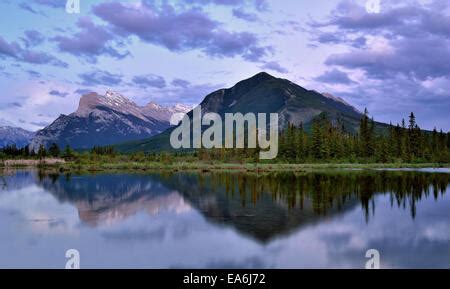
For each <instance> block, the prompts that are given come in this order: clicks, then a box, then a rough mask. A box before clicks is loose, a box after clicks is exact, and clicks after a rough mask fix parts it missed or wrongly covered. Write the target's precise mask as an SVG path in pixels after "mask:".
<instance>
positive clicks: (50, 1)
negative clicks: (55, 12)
mask: <svg viewBox="0 0 450 289" xmlns="http://www.w3.org/2000/svg"><path fill="white" fill-rule="evenodd" d="M32 2H34V3H36V4H39V5H43V6H48V7H51V8H64V7H66V3H67V0H32Z"/></svg>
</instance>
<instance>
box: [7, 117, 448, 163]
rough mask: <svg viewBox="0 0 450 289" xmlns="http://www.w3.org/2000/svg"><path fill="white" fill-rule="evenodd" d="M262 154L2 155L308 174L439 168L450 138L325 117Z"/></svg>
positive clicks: (414, 128) (53, 150)
mask: <svg viewBox="0 0 450 289" xmlns="http://www.w3.org/2000/svg"><path fill="white" fill-rule="evenodd" d="M258 155H259V154H258V150H257V149H246V148H244V149H199V150H190V151H182V152H177V151H172V152H160V153H144V152H136V153H131V154H121V153H118V152H117V151H115V149H114V147H112V146H108V147H94V148H92V149H91V150H90V151H84V152H77V151H74V150H72V149H71V148H70V147H65V148H64V150H61V149H60V148H59V147H58V145H56V144H52V145H51V146H50V147H49V148H48V149H46V148H45V147H43V146H41V147H40V148H39V150H38V151H37V152H36V153H35V152H30V151H29V150H28V148H21V149H18V148H16V147H15V146H9V147H6V148H4V149H2V150H1V151H0V160H2V163H4V161H5V160H7V159H13V160H14V159H33V160H43V159H45V158H48V157H53V158H62V159H64V160H65V163H64V164H61V163H56V164H55V166H56V165H57V166H60V167H61V169H79V170H82V169H83V170H107V169H142V170H146V169H171V170H262V171H264V170H267V171H271V170H275V171H276V170H293V171H296V170H308V169H323V168H380V167H439V166H441V167H442V166H447V165H446V164H448V163H449V162H450V157H449V156H450V133H447V134H445V133H443V132H442V131H440V132H437V131H436V129H435V130H433V132H426V131H422V130H421V129H420V128H419V126H418V125H417V123H416V120H415V116H414V114H413V113H411V115H410V117H409V124H408V126H407V125H406V122H405V121H403V122H402V124H401V125H397V126H393V125H390V126H389V127H388V129H387V130H386V131H377V130H376V129H375V122H374V120H373V119H369V117H368V112H367V110H366V111H365V113H364V117H363V118H362V119H361V121H360V128H359V132H358V133H356V134H355V133H350V132H347V131H346V128H345V125H344V124H343V123H341V122H340V121H339V119H338V120H337V121H331V120H329V119H328V118H327V117H326V115H325V114H321V115H320V116H319V117H317V118H316V119H315V120H314V121H313V124H312V127H311V131H310V132H308V131H307V130H305V129H304V128H303V126H299V127H295V126H293V125H291V124H288V127H287V129H285V130H283V131H282V132H281V133H280V138H279V153H278V157H277V159H275V160H264V161H260V160H259V158H258Z"/></svg>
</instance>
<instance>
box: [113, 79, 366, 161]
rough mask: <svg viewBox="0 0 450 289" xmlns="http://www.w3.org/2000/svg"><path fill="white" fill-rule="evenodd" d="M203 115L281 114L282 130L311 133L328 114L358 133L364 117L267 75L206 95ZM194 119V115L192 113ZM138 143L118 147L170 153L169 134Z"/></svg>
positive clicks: (339, 101)
mask: <svg viewBox="0 0 450 289" xmlns="http://www.w3.org/2000/svg"><path fill="white" fill-rule="evenodd" d="M201 106H202V113H203V114H204V113H207V112H215V113H219V114H220V115H224V114H225V113H236V112H240V113H243V114H245V113H248V112H253V113H278V114H279V125H280V127H281V128H284V127H286V126H287V124H288V123H292V124H294V125H297V126H298V125H300V124H303V125H304V126H305V128H306V129H307V130H308V129H310V127H311V124H312V121H313V120H314V118H316V117H318V116H319V115H321V114H324V113H325V114H326V115H327V116H328V117H329V118H330V119H331V120H333V121H335V122H336V121H337V120H338V119H339V121H340V122H341V123H342V124H344V126H345V128H346V129H347V130H348V131H353V132H355V131H357V129H358V127H359V121H360V119H361V117H362V114H361V112H359V111H358V110H357V109H356V108H355V107H353V106H351V105H350V104H348V103H347V102H345V101H344V100H343V99H342V98H338V97H335V96H333V95H331V94H327V93H324V94H322V93H318V92H316V91H314V90H307V89H305V88H303V87H301V86H299V85H297V84H295V83H293V82H291V81H289V80H286V79H281V78H276V77H273V76H271V75H269V74H267V73H265V72H261V73H258V74H256V75H255V76H253V77H251V78H249V79H246V80H243V81H240V82H239V83H237V84H236V85H234V86H233V87H231V88H227V89H220V90H217V91H215V92H213V93H211V94H209V95H207V96H206V97H205V98H204V100H203V101H202V102H201ZM189 114H190V115H192V112H189ZM171 131H172V129H169V130H167V131H166V132H164V133H162V134H160V135H157V136H154V137H151V138H148V139H144V140H140V141H136V142H127V143H123V144H119V145H117V146H116V147H117V149H118V150H120V151H123V152H133V151H138V150H144V151H147V152H151V151H158V150H169V149H171V147H170V142H169V138H170V132H171Z"/></svg>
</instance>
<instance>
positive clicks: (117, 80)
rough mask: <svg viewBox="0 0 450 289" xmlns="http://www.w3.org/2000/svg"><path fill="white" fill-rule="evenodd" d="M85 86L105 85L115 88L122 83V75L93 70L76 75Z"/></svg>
mask: <svg viewBox="0 0 450 289" xmlns="http://www.w3.org/2000/svg"><path fill="white" fill-rule="evenodd" d="M78 76H79V77H80V78H81V80H82V84H83V85H85V86H96V85H107V86H117V85H119V84H121V83H122V77H123V76H122V75H121V74H114V73H110V72H108V71H104V70H94V71H91V72H86V73H81V74H79V75H78Z"/></svg>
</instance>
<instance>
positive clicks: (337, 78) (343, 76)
mask: <svg viewBox="0 0 450 289" xmlns="http://www.w3.org/2000/svg"><path fill="white" fill-rule="evenodd" d="M314 80H316V81H319V82H325V83H332V84H352V83H355V82H354V81H353V80H351V79H350V78H349V77H348V75H347V73H345V72H343V71H340V70H338V69H333V70H329V71H326V72H324V73H323V74H322V75H320V76H318V77H316V78H314Z"/></svg>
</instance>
